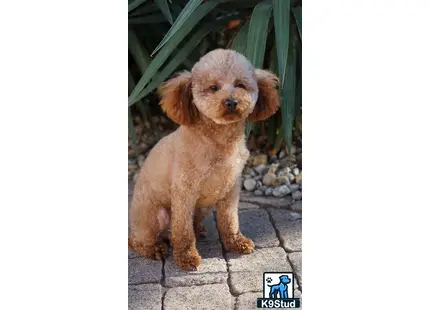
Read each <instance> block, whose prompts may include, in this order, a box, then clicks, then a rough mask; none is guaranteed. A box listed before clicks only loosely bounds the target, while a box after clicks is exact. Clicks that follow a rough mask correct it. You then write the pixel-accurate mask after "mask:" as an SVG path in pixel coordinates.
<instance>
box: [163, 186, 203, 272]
mask: <svg viewBox="0 0 430 310" xmlns="http://www.w3.org/2000/svg"><path fill="white" fill-rule="evenodd" d="M195 202H196V200H195V199H194V198H193V197H191V195H190V193H189V192H188V193H185V192H184V191H181V190H176V191H174V192H173V193H172V228H171V230H172V240H171V241H172V246H173V261H174V262H175V263H176V265H178V266H179V267H180V268H181V269H183V270H197V267H198V266H199V265H200V263H201V261H202V258H201V257H200V255H199V253H198V251H197V248H196V237H195V234H194V229H193V216H194V208H195Z"/></svg>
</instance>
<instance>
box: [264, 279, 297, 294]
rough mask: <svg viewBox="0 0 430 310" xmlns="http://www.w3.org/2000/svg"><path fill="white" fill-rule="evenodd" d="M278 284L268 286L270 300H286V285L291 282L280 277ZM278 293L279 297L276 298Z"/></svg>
mask: <svg viewBox="0 0 430 310" xmlns="http://www.w3.org/2000/svg"><path fill="white" fill-rule="evenodd" d="M279 280H280V281H279V283H278V284H274V285H270V284H268V285H269V287H270V293H269V297H270V298H288V285H287V284H288V283H290V282H291V280H290V278H288V276H285V275H284V276H280V277H279ZM278 293H279V297H278Z"/></svg>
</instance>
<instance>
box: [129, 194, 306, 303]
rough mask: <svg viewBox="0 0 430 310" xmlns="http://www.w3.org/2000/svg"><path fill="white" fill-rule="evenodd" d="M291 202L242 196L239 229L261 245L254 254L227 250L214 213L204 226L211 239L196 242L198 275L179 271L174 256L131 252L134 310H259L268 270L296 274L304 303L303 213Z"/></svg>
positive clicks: (286, 198) (130, 264) (257, 245)
mask: <svg viewBox="0 0 430 310" xmlns="http://www.w3.org/2000/svg"><path fill="white" fill-rule="evenodd" d="M129 193H130V191H129ZM290 198H291V197H283V198H276V197H264V196H252V195H249V194H245V195H242V196H241V202H240V204H239V218H240V229H241V231H242V233H243V234H244V235H246V236H248V237H250V238H251V239H252V240H253V241H254V243H255V245H256V249H255V251H254V252H253V253H251V254H249V255H239V254H235V253H230V252H227V251H225V249H223V248H222V244H221V241H220V240H219V234H218V231H217V228H216V221H215V217H214V216H213V214H211V215H210V216H208V217H207V218H206V219H205V221H204V225H205V227H206V229H207V231H208V233H207V236H206V237H205V238H199V240H198V241H197V249H198V251H199V253H200V255H201V256H202V264H201V265H200V266H199V268H198V270H197V271H192V272H185V271H182V270H180V269H179V268H177V266H176V265H175V264H174V263H173V261H172V254H171V253H170V255H169V257H167V259H166V260H165V261H152V260H147V259H145V258H143V257H139V255H137V254H136V253H133V252H132V251H130V250H129V251H128V258H129V260H128V261H129V263H128V264H129V265H128V266H129V278H128V282H129V309H136V310H137V309H145V310H146V309H149V310H152V309H154V310H155V309H157V310H173V309H174V310H181V309H184V310H185V309H198V310H205V309H206V310H215V309H216V310H218V309H220V310H224V309H227V310H230V309H231V310H242V309H243V310H245V309H257V308H256V300H257V298H259V297H262V289H263V287H262V277H263V272H265V271H294V273H295V275H296V279H297V280H298V281H296V282H295V285H294V286H295V295H296V297H299V298H300V297H301V290H302V274H301V273H302V263H301V261H302V253H301V251H302V241H301V238H302V232H301V230H302V219H301V212H293V211H291V204H292V201H291V200H290ZM170 252H171V251H170Z"/></svg>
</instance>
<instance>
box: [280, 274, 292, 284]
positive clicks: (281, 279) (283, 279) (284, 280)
mask: <svg viewBox="0 0 430 310" xmlns="http://www.w3.org/2000/svg"><path fill="white" fill-rule="evenodd" d="M279 280H280V281H281V283H283V284H288V283H290V282H291V280H290V278H288V276H280V277H279Z"/></svg>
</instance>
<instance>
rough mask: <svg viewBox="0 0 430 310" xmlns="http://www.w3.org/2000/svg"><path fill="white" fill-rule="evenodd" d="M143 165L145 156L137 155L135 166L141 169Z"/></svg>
mask: <svg viewBox="0 0 430 310" xmlns="http://www.w3.org/2000/svg"><path fill="white" fill-rule="evenodd" d="M144 163H145V156H143V155H139V156H138V157H137V164H138V165H139V167H140V168H142V166H143V164H144Z"/></svg>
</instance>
